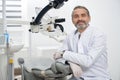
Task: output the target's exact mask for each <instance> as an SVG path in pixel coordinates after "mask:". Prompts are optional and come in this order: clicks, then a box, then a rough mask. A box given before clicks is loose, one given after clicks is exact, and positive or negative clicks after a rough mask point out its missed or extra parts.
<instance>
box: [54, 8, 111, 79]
mask: <svg viewBox="0 0 120 80" xmlns="http://www.w3.org/2000/svg"><path fill="white" fill-rule="evenodd" d="M90 20H91V17H90V14H89V11H88V9H87V8H86V7H84V6H76V7H75V8H74V10H73V12H72V22H73V24H74V25H75V27H76V28H77V29H76V30H75V31H73V32H72V33H71V34H69V35H68V36H67V37H66V39H65V41H64V43H63V46H62V47H61V49H60V50H59V51H58V52H56V53H55V54H54V59H55V60H59V59H64V60H65V61H66V62H68V63H69V64H70V67H71V70H72V73H73V76H72V78H70V80H110V77H109V74H108V70H107V67H108V64H107V52H106V37H105V35H104V34H103V33H102V32H101V31H99V30H98V29H97V28H95V27H92V26H90V24H89V22H90Z"/></svg>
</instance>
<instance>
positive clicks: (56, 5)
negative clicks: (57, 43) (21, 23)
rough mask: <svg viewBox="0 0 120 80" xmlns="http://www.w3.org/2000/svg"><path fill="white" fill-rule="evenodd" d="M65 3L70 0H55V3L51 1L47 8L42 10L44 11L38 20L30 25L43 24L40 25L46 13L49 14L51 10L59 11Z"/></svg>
mask: <svg viewBox="0 0 120 80" xmlns="http://www.w3.org/2000/svg"><path fill="white" fill-rule="evenodd" d="M64 1H68V0H54V1H51V2H50V3H49V4H48V5H47V6H45V8H43V9H42V11H41V12H40V13H39V14H38V16H37V17H36V19H35V20H34V21H33V22H31V23H30V25H39V24H41V23H40V22H41V19H42V17H43V16H44V15H45V13H47V12H48V11H49V10H50V9H51V8H55V9H59V8H60V7H61V6H63V4H64Z"/></svg>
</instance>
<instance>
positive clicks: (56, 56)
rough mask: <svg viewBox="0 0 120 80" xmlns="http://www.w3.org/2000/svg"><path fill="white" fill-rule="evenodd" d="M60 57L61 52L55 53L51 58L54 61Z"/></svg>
mask: <svg viewBox="0 0 120 80" xmlns="http://www.w3.org/2000/svg"><path fill="white" fill-rule="evenodd" d="M62 55H63V53H62V52H55V54H54V55H53V58H54V59H55V60H56V59H59V58H62Z"/></svg>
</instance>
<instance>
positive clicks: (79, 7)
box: [72, 6, 90, 17]
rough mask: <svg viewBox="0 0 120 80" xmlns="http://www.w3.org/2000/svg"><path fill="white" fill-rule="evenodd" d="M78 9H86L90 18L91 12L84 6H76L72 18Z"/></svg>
mask: <svg viewBox="0 0 120 80" xmlns="http://www.w3.org/2000/svg"><path fill="white" fill-rule="evenodd" d="M76 9H85V10H86V11H87V15H88V16H89V17H90V13H89V10H88V9H87V8H86V7H84V6H76V7H75V8H74V9H73V11H72V16H73V12H74V10H76Z"/></svg>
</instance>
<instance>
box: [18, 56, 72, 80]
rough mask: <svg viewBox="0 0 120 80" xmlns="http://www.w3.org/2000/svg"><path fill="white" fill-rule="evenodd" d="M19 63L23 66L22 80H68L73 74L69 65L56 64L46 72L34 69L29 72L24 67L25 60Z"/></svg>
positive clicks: (20, 59) (20, 60)
mask: <svg viewBox="0 0 120 80" xmlns="http://www.w3.org/2000/svg"><path fill="white" fill-rule="evenodd" d="M18 63H19V65H20V66H21V72H22V80H67V77H66V76H68V75H70V74H71V73H72V70H71V68H70V66H69V64H63V63H61V62H54V63H53V64H51V67H50V68H48V69H46V70H41V69H38V68H32V69H31V70H28V69H27V68H26V67H25V66H24V59H23V58H19V59H18Z"/></svg>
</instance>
